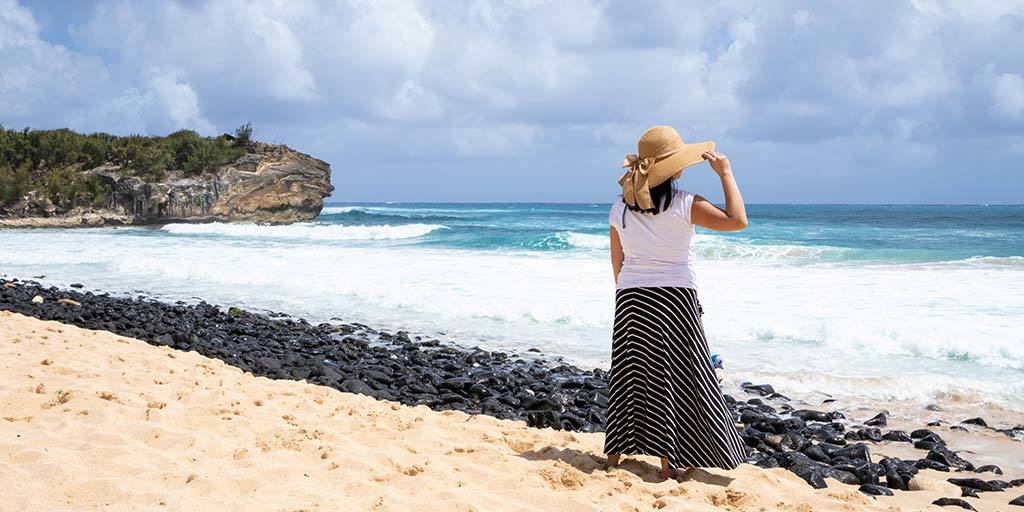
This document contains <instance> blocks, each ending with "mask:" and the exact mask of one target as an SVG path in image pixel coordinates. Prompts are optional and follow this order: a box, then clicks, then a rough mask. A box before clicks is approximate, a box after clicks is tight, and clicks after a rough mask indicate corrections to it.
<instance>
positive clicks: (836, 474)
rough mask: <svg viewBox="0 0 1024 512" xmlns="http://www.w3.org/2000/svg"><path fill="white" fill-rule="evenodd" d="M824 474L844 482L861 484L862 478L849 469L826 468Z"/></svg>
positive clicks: (826, 476)
mask: <svg viewBox="0 0 1024 512" xmlns="http://www.w3.org/2000/svg"><path fill="white" fill-rule="evenodd" d="M822 475H823V476H824V477H825V478H833V479H835V480H837V481H839V482H842V483H844V484H847V485H858V484H860V479H859V478H857V476H856V475H854V474H853V473H851V472H849V471H843V470H841V469H836V468H825V469H824V470H822Z"/></svg>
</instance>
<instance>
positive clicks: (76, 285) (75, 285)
mask: <svg viewBox="0 0 1024 512" xmlns="http://www.w3.org/2000/svg"><path fill="white" fill-rule="evenodd" d="M68 286H71V287H72V288H82V283H71V284H70V285H68Z"/></svg>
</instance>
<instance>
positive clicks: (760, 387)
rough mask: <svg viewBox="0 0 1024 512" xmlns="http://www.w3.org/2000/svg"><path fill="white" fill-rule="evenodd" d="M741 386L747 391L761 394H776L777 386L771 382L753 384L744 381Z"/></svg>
mask: <svg viewBox="0 0 1024 512" xmlns="http://www.w3.org/2000/svg"><path fill="white" fill-rule="evenodd" d="M740 388H741V389H743V391H746V392H747V393H756V394H758V395H761V396H768V395H773V394H775V388H773V387H772V386H771V384H751V383H749V382H744V383H742V384H740Z"/></svg>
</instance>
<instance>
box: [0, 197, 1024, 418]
mask: <svg viewBox="0 0 1024 512" xmlns="http://www.w3.org/2000/svg"><path fill="white" fill-rule="evenodd" d="M609 207H610V205H609V204H527V203H509V204H496V203H487V204H469V203H457V204H438V203H429V204H417V203H395V204H392V203H388V204H354V203H346V204H329V205H328V206H327V207H325V208H324V210H323V213H322V214H321V216H320V218H319V219H318V220H317V221H315V222H309V223H300V224H293V225H287V226H262V225H245V224H219V223H213V224H169V225H165V226H159V227H112V228H94V229H74V230H64V229H46V230H27V229H26V230H0V274H3V275H6V276H13V277H19V278H33V277H36V276H45V277H41V278H38V279H37V280H38V281H40V282H43V283H47V284H54V285H58V286H67V285H69V284H71V283H82V284H83V285H84V286H85V288H86V289H97V290H104V291H110V292H115V293H121V294H139V293H143V294H146V295H148V296H152V297H156V298H161V299H164V300H186V301H195V300H197V299H198V298H202V299H205V300H207V301H210V302H215V303H219V304H222V305H225V306H241V307H248V308H255V309H263V310H274V311H283V312H286V313H289V314H292V315H296V316H301V317H304V318H307V319H309V320H310V321H313V322H319V321H330V320H331V319H332V318H340V319H341V320H343V321H347V322H352V321H356V322H363V323H366V324H369V325H372V326H376V327H381V328H387V329H390V330H398V329H405V330H408V331H410V332H412V333H414V334H415V333H419V334H424V335H427V336H431V337H438V338H442V339H444V340H447V341H451V342H455V343H459V344H462V345H466V346H480V347H483V348H488V349H500V350H512V351H517V352H519V353H525V351H526V349H528V348H537V349H540V350H541V351H543V352H545V353H547V354H557V355H561V356H563V357H564V358H565V359H566V360H567V361H569V362H571V363H574V364H578V365H581V366H607V365H608V361H609V356H610V329H611V320H612V312H613V298H614V291H613V284H612V275H611V265H610V263H609V258H608V210H609ZM748 215H749V217H750V222H751V224H750V227H749V228H748V229H747V230H746V231H743V232H740V233H728V234H726V233H713V232H708V231H704V230H700V229H698V236H697V241H696V244H695V260H696V272H697V278H698V285H699V295H700V299H701V303H702V305H703V308H704V311H705V315H704V323H705V329H706V331H707V335H708V339H709V342H710V344H711V347H712V351H714V352H717V353H719V354H721V355H722V357H723V358H724V360H725V366H726V372H725V374H724V375H725V376H726V378H727V380H729V381H730V382H733V383H735V382H739V381H744V380H749V381H753V382H757V383H761V382H768V383H771V384H773V385H774V386H775V387H776V388H777V389H778V390H779V391H781V392H783V393H784V394H789V395H795V396H799V397H802V398H804V399H807V400H817V399H823V398H828V397H835V398H839V399H841V400H843V401H846V402H848V403H853V404H856V403H863V404H873V405H872V406H877V405H878V404H879V403H884V404H886V405H888V406H890V407H891V408H894V409H898V410H901V411H904V415H911V416H912V415H913V414H912V413H910V412H908V411H925V410H926V409H925V408H924V407H925V406H927V405H931V406H932V407H931V408H930V412H928V413H927V414H931V415H932V416H934V414H938V412H936V410H938V411H943V410H945V411H950V414H953V415H955V414H959V413H960V412H961V411H962V412H963V413H965V414H966V413H967V412H971V411H974V412H976V413H978V414H980V413H983V412H985V413H992V414H996V415H999V414H1000V412H1002V413H1005V414H1004V416H1007V417H1011V418H1012V417H1014V416H1016V417H1018V418H1019V417H1020V411H1022V410H1024V206H855V205H827V206H826V205H821V206H809V205H749V206H748ZM936 406H937V407H936ZM933 413H934V414H933ZM922 414H925V413H922ZM975 415H977V414H975Z"/></svg>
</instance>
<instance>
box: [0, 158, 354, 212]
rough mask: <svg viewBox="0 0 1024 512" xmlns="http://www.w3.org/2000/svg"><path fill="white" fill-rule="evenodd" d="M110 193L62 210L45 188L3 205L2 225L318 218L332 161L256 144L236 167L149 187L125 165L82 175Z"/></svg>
mask: <svg viewBox="0 0 1024 512" xmlns="http://www.w3.org/2000/svg"><path fill="white" fill-rule="evenodd" d="M81 173H82V175H83V176H95V177H96V178H97V181H98V182H99V183H100V184H101V185H102V187H103V188H104V189H105V190H109V193H107V194H106V198H105V200H104V201H103V203H104V204H98V205H97V204H94V205H90V206H88V207H78V208H72V209H70V210H64V209H61V208H60V207H58V206H55V205H54V204H53V203H52V202H51V201H50V200H49V199H48V198H47V197H46V196H45V194H43V193H41V191H37V190H32V191H29V192H28V193H27V194H26V195H25V196H24V197H23V198H21V199H20V200H17V201H14V202H12V203H10V204H8V205H7V206H5V207H3V208H0V227H74V226H99V225H112V224H159V223H167V222H182V221H186V222H202V221H221V222H267V223H289V222H297V221H307V220H311V219H314V218H316V216H317V215H319V214H320V210H321V209H322V208H323V204H324V198H325V197H327V196H328V195H330V194H331V192H332V191H333V190H334V187H333V186H331V168H330V165H329V164H327V163H326V162H323V161H321V160H318V159H316V158H313V157H311V156H309V155H306V154H303V153H299V152H298V151H294V150H292V149H290V148H288V147H287V146H283V145H273V144H264V143H260V142H251V143H249V144H248V145H247V146H246V152H245V154H244V155H242V156H241V157H240V158H238V159H236V160H234V161H233V162H231V163H229V164H227V165H223V166H220V167H219V168H217V169H215V170H213V171H212V172H207V173H203V174H201V175H199V176H194V175H189V174H187V173H185V172H184V171H174V170H172V171H169V172H167V173H166V175H165V176H164V177H163V178H162V179H160V180H159V181H153V182H146V181H144V180H143V179H141V178H139V177H137V176H133V175H130V173H129V172H124V170H123V169H122V168H121V166H118V165H102V166H98V167H95V168H92V169H85V170H82V171H81Z"/></svg>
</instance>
